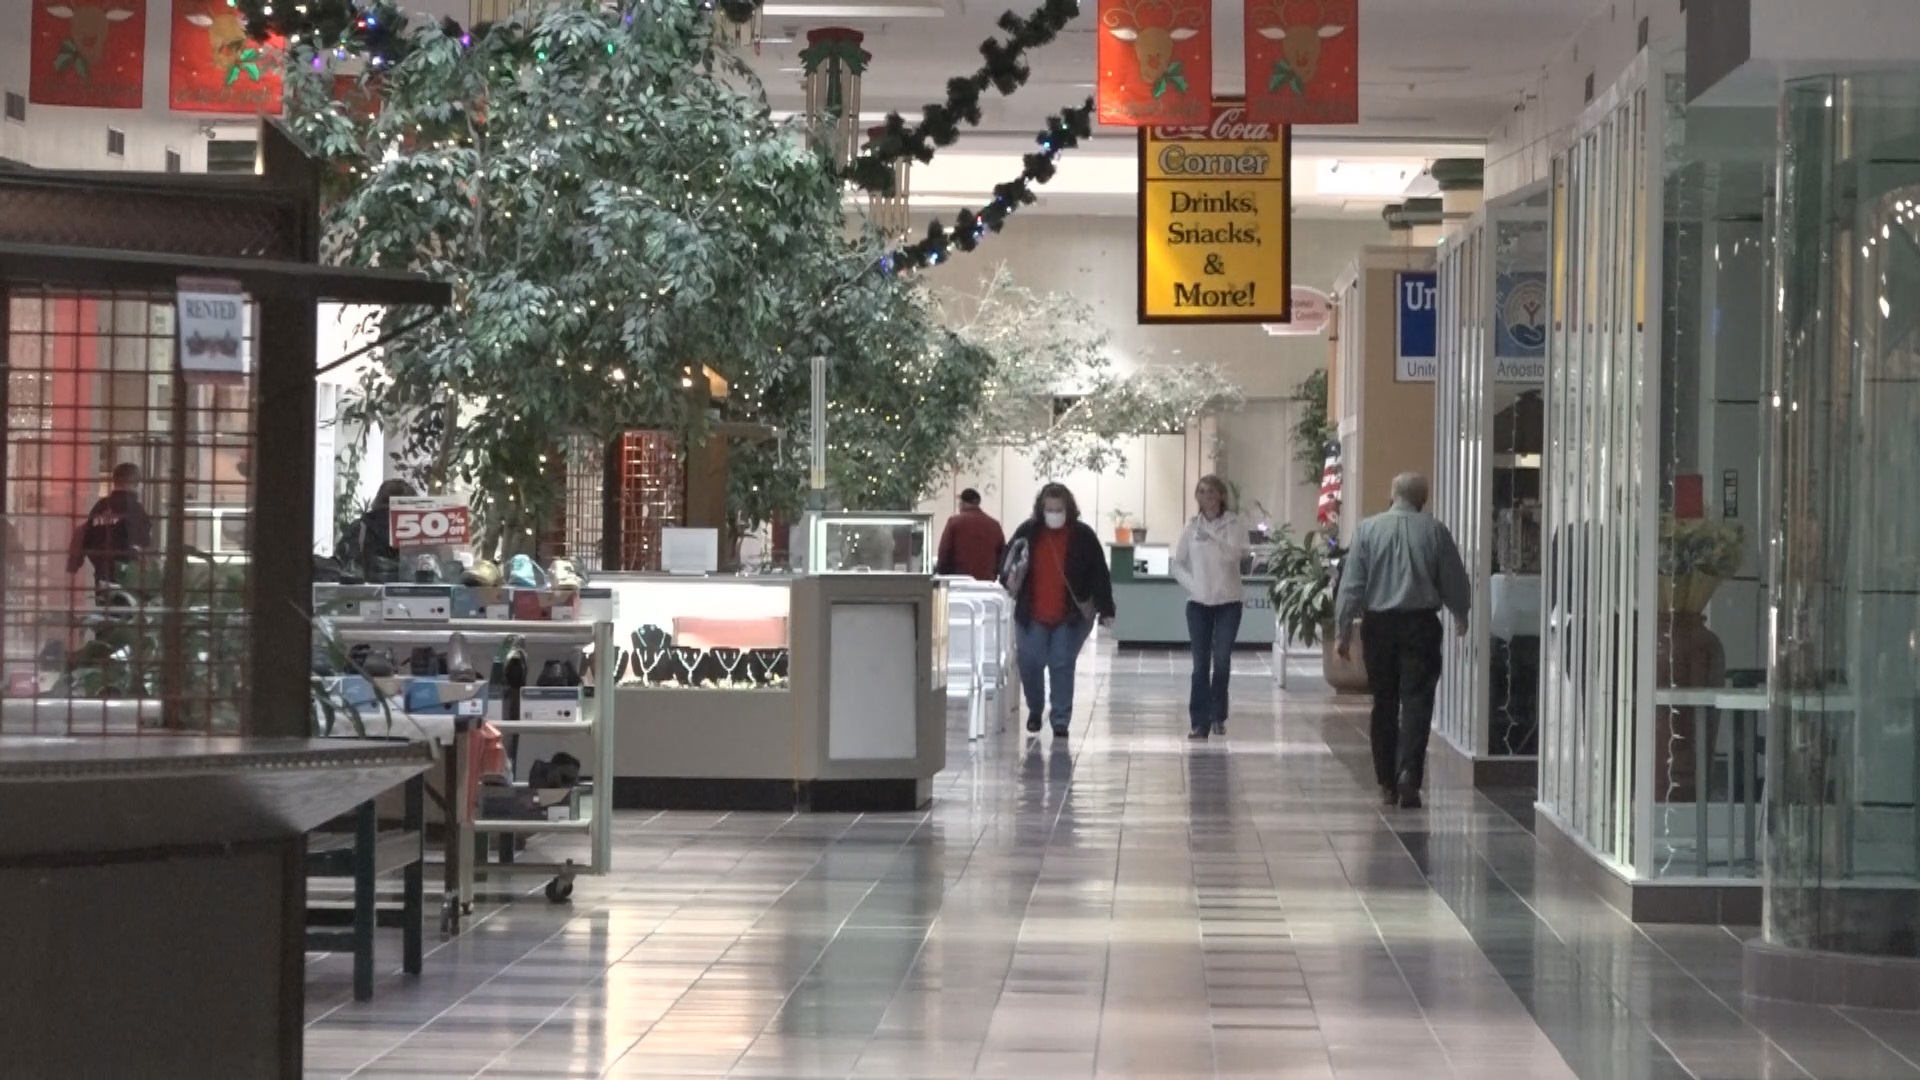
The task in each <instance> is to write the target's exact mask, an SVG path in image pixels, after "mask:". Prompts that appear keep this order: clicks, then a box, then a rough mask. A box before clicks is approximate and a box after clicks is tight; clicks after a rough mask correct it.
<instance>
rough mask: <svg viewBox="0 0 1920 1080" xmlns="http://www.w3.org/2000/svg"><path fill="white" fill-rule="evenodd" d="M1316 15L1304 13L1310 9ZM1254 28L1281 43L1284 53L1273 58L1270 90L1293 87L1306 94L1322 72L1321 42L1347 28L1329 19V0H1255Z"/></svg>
mask: <svg viewBox="0 0 1920 1080" xmlns="http://www.w3.org/2000/svg"><path fill="white" fill-rule="evenodd" d="M1309 8H1310V9H1311V10H1312V17H1311V18H1310V19H1309V18H1303V17H1302V16H1303V15H1304V14H1305V13H1306V11H1307V10H1308V9H1309ZM1252 22H1253V26H1254V32H1255V33H1257V34H1259V35H1260V36H1261V37H1263V38H1266V39H1267V40H1268V41H1278V42H1280V43H1281V49H1282V50H1283V55H1282V56H1281V57H1280V59H1278V60H1275V61H1274V62H1273V71H1272V73H1271V74H1270V75H1269V76H1268V77H1267V89H1268V90H1282V89H1291V90H1292V91H1293V92H1294V93H1296V94H1299V95H1300V96H1302V97H1305V96H1306V93H1307V85H1308V84H1309V83H1311V82H1313V80H1314V78H1315V77H1316V76H1317V75H1319V74H1320V45H1321V43H1322V42H1324V41H1326V40H1327V39H1328V38H1334V37H1339V36H1340V35H1341V34H1343V33H1345V32H1346V29H1347V28H1346V26H1344V25H1342V24H1329V23H1328V22H1327V5H1326V0H1310V2H1303V0H1254V7H1253V11H1252Z"/></svg>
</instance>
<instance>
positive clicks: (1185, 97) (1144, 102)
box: [1096, 0, 1213, 127]
mask: <svg viewBox="0 0 1920 1080" xmlns="http://www.w3.org/2000/svg"><path fill="white" fill-rule="evenodd" d="M1099 35H1100V44H1099V48H1098V63H1099V76H1098V80H1099V81H1098V90H1097V95H1096V96H1097V97H1098V100H1099V114H1100V122H1101V123H1103V124H1116V125H1121V126H1125V127H1169V126H1179V127H1186V126H1194V125H1198V126H1200V127H1205V126H1206V124H1207V121H1208V119H1209V118H1210V117H1211V116H1212V115H1213V3H1212V0H1100V27H1099Z"/></svg>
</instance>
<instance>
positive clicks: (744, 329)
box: [286, 0, 905, 547]
mask: <svg viewBox="0 0 1920 1080" xmlns="http://www.w3.org/2000/svg"><path fill="white" fill-rule="evenodd" d="M396 55H397V57H398V58H397V59H395V60H393V61H392V62H388V63H384V64H380V65H377V66H372V67H367V68H365V69H363V71H362V73H361V74H360V75H358V76H357V78H359V79H360V80H361V81H362V82H363V83H366V82H369V81H371V82H373V83H375V84H376V85H373V86H371V87H370V89H372V90H375V91H377V93H375V94H370V95H358V94H342V93H340V92H339V78H340V77H341V74H342V68H341V67H340V65H341V64H342V63H343V62H351V56H350V54H349V53H348V52H347V51H346V50H339V51H337V52H336V51H333V50H328V51H324V52H321V51H315V50H314V49H313V48H312V47H311V44H310V43H309V44H307V45H301V44H294V45H292V46H291V47H290V57H291V59H290V61H289V64H288V72H287V80H286V85H287V94H288V114H289V117H290V119H291V121H292V123H293V125H294V127H295V130H296V131H297V132H298V133H299V134H300V135H301V136H302V137H303V138H304V139H305V140H306V141H307V142H308V143H309V145H311V146H312V147H313V148H314V149H315V150H316V151H317V152H318V153H320V154H321V155H323V156H325V157H326V158H328V159H330V160H331V161H333V162H335V163H336V164H337V165H338V167H339V173H338V181H339V182H338V185H337V191H336V195H337V198H336V200H335V201H334V202H333V204H332V205H331V207H330V209H329V212H328V217H327V225H328V233H327V240H326V247H327V253H328V255H329V257H330V258H331V259H332V260H334V261H338V262H344V263H350V264H355V265H365V266H382V267H407V268H411V269H416V270H421V271H424V272H427V273H429V274H431V275H433V276H436V277H442V278H446V279H450V280H452V281H454V282H455V285H456V290H455V304H454V307H453V309H452V310H451V311H450V312H448V313H447V314H446V315H445V316H444V317H440V318H435V319H429V320H427V321H425V322H421V321H420V318H419V313H417V312H411V311H406V310H393V311H390V312H387V313H385V314H383V315H382V316H381V318H380V325H379V331H380V333H381V335H382V337H383V339H384V344H383V348H382V352H381V363H380V364H379V365H378V366H377V367H376V368H375V369H374V371H373V373H372V374H371V375H370V376H369V378H370V380H371V381H370V383H369V384H368V385H367V386H366V387H364V388H363V392H362V393H361V394H360V395H359V396H358V398H357V399H356V402H355V404H353V405H352V406H351V407H350V410H349V416H348V419H349V421H350V422H353V423H357V424H361V425H363V426H371V425H374V424H380V423H383V422H388V423H390V422H394V421H402V422H404V423H405V426H406V429H407V432H408V437H407V439H406V442H405V445H404V446H402V448H401V449H400V450H399V451H397V452H396V456H397V460H399V461H400V462H401V463H402V464H403V466H405V467H408V468H411V469H412V470H414V471H416V472H417V473H418V475H417V476H416V477H415V479H417V480H418V481H419V482H420V483H421V484H422V486H424V487H426V488H428V489H433V490H439V489H442V488H448V487H451V488H460V489H466V490H471V491H474V492H478V493H482V494H480V495H479V496H478V497H477V498H476V510H477V511H478V512H479V514H480V516H481V518H482V521H483V523H484V525H485V527H486V530H487V534H488V536H489V537H490V538H492V539H497V540H500V541H502V542H504V544H505V545H507V546H510V547H520V546H526V545H527V543H528V542H529V541H530V540H531V538H532V537H533V536H534V535H535V533H536V531H537V529H538V527H539V525H540V524H542V523H544V522H545V521H547V520H550V519H551V515H552V513H553V512H554V510H555V509H556V508H557V507H558V506H559V505H560V500H561V497H562V492H561V490H560V478H559V476H558V474H557V471H556V470H553V469H551V468H549V467H548V466H549V464H550V460H551V458H552V456H553V455H555V454H557V453H558V452H559V449H560V446H561V444H562V440H563V439H564V438H565V437H566V436H568V435H587V436H592V437H595V438H601V439H605V438H610V437H611V436H612V435H613V434H614V433H615V432H617V431H619V430H621V429H624V428H631V427H636V426H647V427H664V428H670V429H674V430H679V431H683V432H687V433H689V434H690V436H691V437H694V438H699V437H700V433H701V431H702V429H703V426H704V424H705V422H706V420H707V416H706V414H705V411H704V409H703V408H701V407H699V406H698V405H697V404H695V403H696V402H697V401H698V399H697V398H695V397H693V396H692V395H689V394H687V393H685V392H684V391H685V388H686V386H687V385H689V383H690V380H691V379H693V378H695V377H697V376H698V374H699V372H700V370H701V369H702V368H703V367H705V368H711V369H713V370H715V371H717V372H718V373H719V374H721V375H722V376H724V377H725V378H727V379H728V380H729V381H730V382H731V383H733V384H734V385H736V386H740V387H744V388H748V393H747V399H748V400H749V401H760V402H762V404H772V402H769V401H766V400H765V394H764V393H763V392H761V390H760V388H762V387H765V386H768V385H772V384H777V383H779V381H780V380H782V379H785V378H789V377H791V374H792V369H793V368H794V366H795V364H794V361H793V358H794V357H799V356H804V355H808V354H809V353H808V352H807V350H809V349H818V348H831V347H833V346H834V345H835V344H837V342H836V340H835V336H834V332H833V331H834V329H835V328H836V327H843V326H844V325H846V321H847V316H846V315H845V313H843V311H842V308H841V305H842V304H844V303H850V302H851V301H850V300H849V299H848V298H849V297H851V296H853V295H854V294H865V293H866V292H867V291H870V290H873V289H885V288H905V285H904V284H903V283H895V284H894V285H892V286H888V285H886V284H885V283H886V282H889V281H892V280H893V279H892V278H890V277H888V276H887V275H884V274H880V273H878V272H877V269H876V267H877V262H878V248H877V247H876V246H874V245H872V244H870V243H866V242H863V241H849V240H848V239H847V236H846V223H845V211H844V209H843V205H842V193H843V188H842V184H841V182H840V180H839V178H838V177H837V176H836V175H835V173H834V171H833V170H832V168H831V166H830V165H829V164H828V163H827V162H825V160H824V159H823V158H822V157H820V156H819V155H818V154H816V153H814V152H813V151H811V150H809V149H808V148H807V146H806V143H805V140H804V139H802V138H800V137H799V134H798V132H796V131H795V130H793V129H791V128H786V127H783V126H781V125H777V124H775V123H774V122H773V121H772V120H771V119H770V113H769V111H768V108H767V104H766V99H765V96H764V94H763V93H762V92H761V91H760V89H759V86H758V84H757V83H756V82H755V81H754V80H753V79H752V76H751V74H750V73H749V72H747V71H746V69H745V67H744V66H743V65H741V64H739V63H738V62H737V61H736V60H735V59H734V58H733V57H732V56H731V54H730V53H728V52H726V51H725V50H723V49H717V48H716V47H715V45H714V42H713V40H712V31H711V23H710V19H709V18H708V16H707V14H706V13H705V12H703V11H702V10H700V7H699V6H698V5H689V4H684V3H679V2H676V0H639V2H637V3H632V4H629V5H625V6H620V7H606V6H602V5H600V4H597V3H593V2H589V0H564V2H562V3H560V4H558V5H555V6H552V7H549V8H545V9H543V10H542V11H541V12H540V13H539V14H538V16H537V17H536V18H535V19H534V21H532V22H530V23H521V22H511V23H506V24H502V25H500V26H497V27H493V28H491V29H490V30H488V31H486V32H477V31H476V32H467V31H460V30H459V29H458V28H457V27H452V26H448V25H440V26H435V25H426V26H420V27H417V28H413V29H411V30H409V31H408V36H407V39H406V48H405V49H404V50H399V51H397V53H396ZM369 99H374V100H377V106H375V107H369V106H368V105H367V104H366V101H367V100H369ZM802 366H803V365H802ZM760 419H762V420H763V422H767V423H772V424H775V425H776V426H788V425H786V424H783V423H782V421H783V420H785V421H789V422H790V421H791V420H792V419H793V418H792V417H782V416H766V417H760Z"/></svg>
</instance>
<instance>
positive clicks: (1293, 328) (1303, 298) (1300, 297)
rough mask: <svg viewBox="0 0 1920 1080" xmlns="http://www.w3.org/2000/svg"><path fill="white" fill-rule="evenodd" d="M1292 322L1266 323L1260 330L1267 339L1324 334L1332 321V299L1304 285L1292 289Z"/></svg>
mask: <svg viewBox="0 0 1920 1080" xmlns="http://www.w3.org/2000/svg"><path fill="white" fill-rule="evenodd" d="M1292 292H1293V320H1292V321H1291V322H1283V323H1267V324H1266V325H1265V326H1264V327H1262V328H1261V329H1263V330H1265V331H1266V332H1267V336H1268V337H1311V336H1314V335H1316V334H1322V333H1325V332H1326V329H1327V324H1328V323H1330V322H1332V321H1333V299H1332V298H1331V297H1329V296H1328V295H1327V294H1326V293H1323V292H1321V291H1320V290H1319V289H1314V288H1309V287H1308V286H1305V285H1295V286H1294V287H1293V290H1292Z"/></svg>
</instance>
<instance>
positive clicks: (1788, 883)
mask: <svg viewBox="0 0 1920 1080" xmlns="http://www.w3.org/2000/svg"><path fill="white" fill-rule="evenodd" d="M1783 130H1784V134H1785V140H1786V141H1785V146H1784V147H1783V156H1782V168H1781V173H1780V176H1781V191H1780V209H1779V228H1778V233H1777V236H1778V252H1779V262H1780V265H1779V268H1778V273H1777V275H1776V278H1775V281H1776V288H1777V289H1778V293H1777V295H1778V298H1779V316H1778V318H1779V322H1778V346H1777V349H1776V353H1775V354H1776V356H1777V364H1776V368H1775V373H1774V380H1773V384H1772V387H1771V392H1770V394H1769V396H1768V401H1767V414H1768V420H1769V424H1768V427H1769V431H1770V435H1771V439H1772V446H1773V451H1774V468H1775V469H1776V470H1777V471H1778V475H1779V477H1780V483H1779V488H1780V491H1781V495H1780V498H1779V502H1778V505H1777V506H1776V507H1774V508H1773V512H1772V515H1771V518H1772V529H1773V533H1772V537H1771V539H1772V545H1771V553H1770V554H1771V563H1772V567H1773V572H1774V575H1773V581H1774V585H1773V588H1772V589H1771V590H1770V600H1771V620H1772V629H1773V672H1774V681H1773V685H1772V694H1771V706H1772V709H1771V717H1770V720H1769V724H1768V751H1769V752H1768V754H1767V759H1766V764H1767V801H1768V816H1767V832H1768V837H1767V839H1768V842H1767V846H1766V862H1767V867H1766V872H1767V879H1768V886H1769V888H1768V891H1767V895H1768V906H1767V911H1766V916H1765V932H1766V937H1767V940H1768V941H1770V942H1772V943H1774V944H1777V945H1783V946H1789V947H1798V948H1812V949H1825V950H1834V951H1842V952H1855V953H1865V954H1878V955H1897V956H1905V957H1913V956H1916V955H1920V942H1917V941H1916V927H1917V926H1920V918H1917V917H1916V916H1920V910H1917V909H1920V890H1916V884H1920V810H1917V809H1916V799H1915V793H1916V787H1920V772H1917V771H1916V770H1920V754H1917V753H1916V738H1920V735H1917V734H1916V729H1917V728H1920V723H1917V722H1916V718H1917V717H1920V663H1916V661H1917V660H1920V554H1916V553H1920V515H1917V514H1916V512H1915V506H1916V499H1917V498H1920V467H1917V466H1920V338H1917V337H1916V328H1920V170H1917V169H1916V167H1915V166H1914V164H1913V160H1914V154H1913V150H1912V147H1913V146H1914V145H1915V140H1916V138H1920V77H1915V76H1911V75H1904V76H1903V75H1876V76H1863V77H1858V78H1845V79H1828V78H1823V79H1812V80H1806V81H1802V82H1795V83H1792V84H1790V85H1789V87H1788V91H1787V95H1786V99H1785V105H1784V123H1783Z"/></svg>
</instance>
